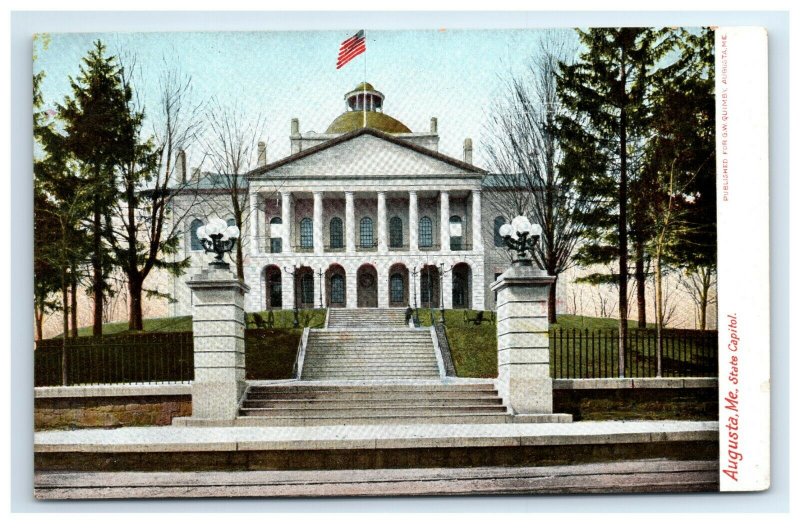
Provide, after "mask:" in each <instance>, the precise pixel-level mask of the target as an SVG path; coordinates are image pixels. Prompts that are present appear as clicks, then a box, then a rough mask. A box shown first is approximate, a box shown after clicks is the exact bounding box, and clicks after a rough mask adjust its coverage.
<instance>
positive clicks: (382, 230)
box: [378, 191, 389, 254]
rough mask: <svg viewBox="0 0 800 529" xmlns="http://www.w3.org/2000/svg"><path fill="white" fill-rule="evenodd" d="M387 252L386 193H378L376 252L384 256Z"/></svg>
mask: <svg viewBox="0 0 800 529" xmlns="http://www.w3.org/2000/svg"><path fill="white" fill-rule="evenodd" d="M388 251H389V241H388V236H387V234H386V192H385V191H378V252H379V253H382V254H385V253H387V252H388Z"/></svg>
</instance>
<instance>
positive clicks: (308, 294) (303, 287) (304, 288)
mask: <svg viewBox="0 0 800 529" xmlns="http://www.w3.org/2000/svg"><path fill="white" fill-rule="evenodd" d="M300 299H301V300H302V302H303V304H304V305H313V304H314V276H313V275H312V274H305V275H304V276H303V278H302V279H301V280H300Z"/></svg>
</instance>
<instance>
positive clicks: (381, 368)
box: [303, 363, 439, 374]
mask: <svg viewBox="0 0 800 529" xmlns="http://www.w3.org/2000/svg"><path fill="white" fill-rule="evenodd" d="M404 365H405V364H400V365H391V364H376V365H374V366H373V367H372V368H371V369H370V371H369V373H381V374H384V373H397V374H402V373H405V372H406V371H420V370H426V371H428V370H430V371H436V372H437V373H438V372H439V370H438V368H437V366H436V364H410V365H408V366H407V367H405V368H404ZM356 368H358V367H357V366H356ZM343 370H347V369H346V367H345V365H344V364H341V363H340V364H337V365H336V366H329V365H327V364H311V365H310V366H307V365H305V364H304V365H303V373H305V372H309V373H311V372H312V371H313V372H315V373H316V372H321V371H343ZM369 373H365V374H369Z"/></svg>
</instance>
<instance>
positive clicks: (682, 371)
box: [34, 329, 718, 386]
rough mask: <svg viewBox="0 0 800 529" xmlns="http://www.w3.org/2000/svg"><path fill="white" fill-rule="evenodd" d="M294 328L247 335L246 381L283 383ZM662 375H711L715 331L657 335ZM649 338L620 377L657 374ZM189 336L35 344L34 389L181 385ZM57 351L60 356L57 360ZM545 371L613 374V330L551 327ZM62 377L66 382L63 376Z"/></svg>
mask: <svg viewBox="0 0 800 529" xmlns="http://www.w3.org/2000/svg"><path fill="white" fill-rule="evenodd" d="M300 335H301V334H300V331H299V330H290V329H281V330H274V329H247V330H246V331H245V338H246V339H245V354H246V355H247V378H248V379H271V378H289V377H291V368H292V365H293V364H292V363H293V362H294V360H295V356H296V350H297V345H298V342H299V340H300ZM661 344H662V359H661V364H662V372H661V375H662V376H664V377H678V376H685V377H705V376H709V377H715V376H717V349H718V346H717V332H716V331H691V330H674V329H667V330H664V332H663V333H662V337H661ZM656 345H657V337H656V333H655V331H654V330H652V329H647V330H640V329H632V330H630V331H629V333H628V339H627V354H626V357H625V369H624V373H625V376H626V377H654V376H656V375H657V347H656ZM193 351H194V344H193V339H192V333H191V332H171V333H148V334H119V335H106V336H101V337H89V336H87V337H79V338H69V339H67V340H66V343H64V342H62V340H61V339H60V338H53V339H48V340H40V341H39V342H37V343H36V349H35V351H34V367H35V370H34V378H35V380H34V382H35V385H36V386H60V385H62V384H63V383H64V380H65V379H66V384H67V385H87V384H116V383H129V384H130V383H133V384H136V383H141V384H144V383H158V382H189V381H191V380H193V379H194V357H193ZM63 353H66V361H64V357H63ZM550 372H551V375H552V376H553V377H554V378H615V377H618V376H619V332H618V331H616V330H612V329H595V330H587V329H566V330H565V329H552V330H551V331H550ZM64 374H66V376H64Z"/></svg>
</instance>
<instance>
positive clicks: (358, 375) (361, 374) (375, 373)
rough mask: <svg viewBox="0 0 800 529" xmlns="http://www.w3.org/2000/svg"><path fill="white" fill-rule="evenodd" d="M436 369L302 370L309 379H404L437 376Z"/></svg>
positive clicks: (304, 376) (437, 371)
mask: <svg viewBox="0 0 800 529" xmlns="http://www.w3.org/2000/svg"><path fill="white" fill-rule="evenodd" d="M438 377H439V370H438V369H411V370H406V371H399V370H397V369H386V370H383V369H370V370H369V372H365V371H364V370H363V369H360V368H357V369H344V368H343V369H324V370H323V369H309V370H307V371H304V372H303V378H307V379H309V380H324V379H326V378H330V379H331V380H362V379H366V380H372V379H377V378H381V379H389V380H391V379H406V378H438Z"/></svg>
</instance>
